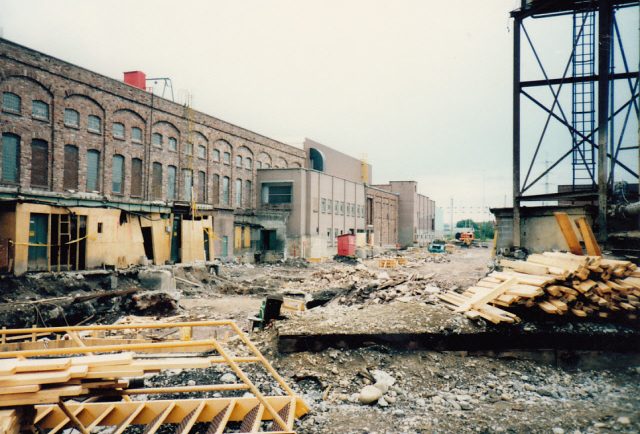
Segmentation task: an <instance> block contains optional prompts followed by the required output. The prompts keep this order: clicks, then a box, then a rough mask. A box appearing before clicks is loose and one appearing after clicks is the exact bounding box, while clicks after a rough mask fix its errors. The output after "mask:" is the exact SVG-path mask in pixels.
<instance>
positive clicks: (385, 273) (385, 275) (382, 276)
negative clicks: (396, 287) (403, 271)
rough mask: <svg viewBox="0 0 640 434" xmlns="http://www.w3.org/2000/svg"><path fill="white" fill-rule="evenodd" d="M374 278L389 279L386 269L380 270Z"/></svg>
mask: <svg viewBox="0 0 640 434" xmlns="http://www.w3.org/2000/svg"><path fill="white" fill-rule="evenodd" d="M376 279H378V280H387V279H390V277H389V273H387V272H386V271H381V272H380V273H378V274H376Z"/></svg>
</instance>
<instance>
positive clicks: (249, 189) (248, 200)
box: [244, 180, 253, 208]
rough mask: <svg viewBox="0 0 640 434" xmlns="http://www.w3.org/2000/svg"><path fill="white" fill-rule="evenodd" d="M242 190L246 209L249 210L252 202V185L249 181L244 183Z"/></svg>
mask: <svg viewBox="0 0 640 434" xmlns="http://www.w3.org/2000/svg"><path fill="white" fill-rule="evenodd" d="M244 190H245V199H244V201H245V205H246V207H247V208H251V207H252V205H253V204H252V203H251V202H252V201H253V184H252V183H251V181H249V180H247V181H245V182H244Z"/></svg>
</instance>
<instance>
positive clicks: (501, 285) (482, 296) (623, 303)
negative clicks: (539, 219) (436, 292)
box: [439, 252, 640, 323]
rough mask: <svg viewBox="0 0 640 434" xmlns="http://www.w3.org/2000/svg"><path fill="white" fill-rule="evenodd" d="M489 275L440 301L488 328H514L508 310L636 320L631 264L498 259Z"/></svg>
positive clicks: (595, 259)
mask: <svg viewBox="0 0 640 434" xmlns="http://www.w3.org/2000/svg"><path fill="white" fill-rule="evenodd" d="M499 264H500V266H501V267H502V271H493V272H492V273H490V274H488V275H487V276H486V277H484V278H483V279H481V280H480V281H479V282H478V283H476V284H475V285H474V286H472V287H470V288H468V289H467V290H466V291H465V292H464V293H463V294H458V293H453V292H448V293H444V294H441V295H440V296H439V297H440V299H441V300H443V301H445V302H446V303H447V304H448V305H449V307H451V308H452V309H455V310H456V311H458V312H462V313H465V315H466V316H468V317H472V318H473V317H477V316H480V317H483V318H485V319H487V320H489V321H491V322H493V323H499V322H510V323H512V322H516V321H518V318H517V317H516V316H515V315H513V314H512V313H510V312H508V311H506V310H504V308H509V307H526V308H534V309H540V310H542V311H543V312H545V313H548V314H552V315H573V316H575V317H580V318H585V317H598V318H611V319H617V318H623V319H627V320H636V319H637V311H638V310H639V309H640V270H638V268H637V266H636V265H635V264H633V263H632V262H630V261H621V260H614V259H605V258H602V257H601V256H581V255H574V254H572V253H560V252H545V253H542V254H532V255H530V256H529V257H528V258H527V260H526V261H515V260H509V259H501V260H500V261H499Z"/></svg>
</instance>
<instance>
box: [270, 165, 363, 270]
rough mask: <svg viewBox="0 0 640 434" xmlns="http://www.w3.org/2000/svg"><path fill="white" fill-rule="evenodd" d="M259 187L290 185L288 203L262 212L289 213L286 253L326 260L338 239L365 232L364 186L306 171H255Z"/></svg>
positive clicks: (272, 205) (335, 246) (331, 253)
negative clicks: (271, 210) (274, 210)
mask: <svg viewBox="0 0 640 434" xmlns="http://www.w3.org/2000/svg"><path fill="white" fill-rule="evenodd" d="M258 180H259V188H260V191H261V192H264V191H265V190H264V189H265V188H268V186H270V185H291V194H292V197H291V203H289V204H279V205H274V204H269V203H267V202H266V201H265V197H264V194H263V195H262V197H261V204H262V207H263V208H265V209H281V210H288V211H289V212H290V214H289V219H288V224H287V254H288V255H289V256H300V257H307V258H309V257H327V256H333V255H335V254H336V252H337V236H338V235H341V234H345V233H351V232H352V233H354V234H357V233H358V232H361V233H364V230H365V206H364V205H365V194H364V184H362V183H357V182H352V181H349V180H346V179H342V178H338V177H336V176H330V175H327V174H325V173H321V172H317V171H314V170H308V169H272V170H259V171H258Z"/></svg>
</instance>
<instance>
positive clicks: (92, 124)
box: [87, 115, 102, 133]
mask: <svg viewBox="0 0 640 434" xmlns="http://www.w3.org/2000/svg"><path fill="white" fill-rule="evenodd" d="M87 129H88V130H89V131H91V132H92V133H101V132H102V119H100V117H99V116H96V115H89V120H88V125H87Z"/></svg>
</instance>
